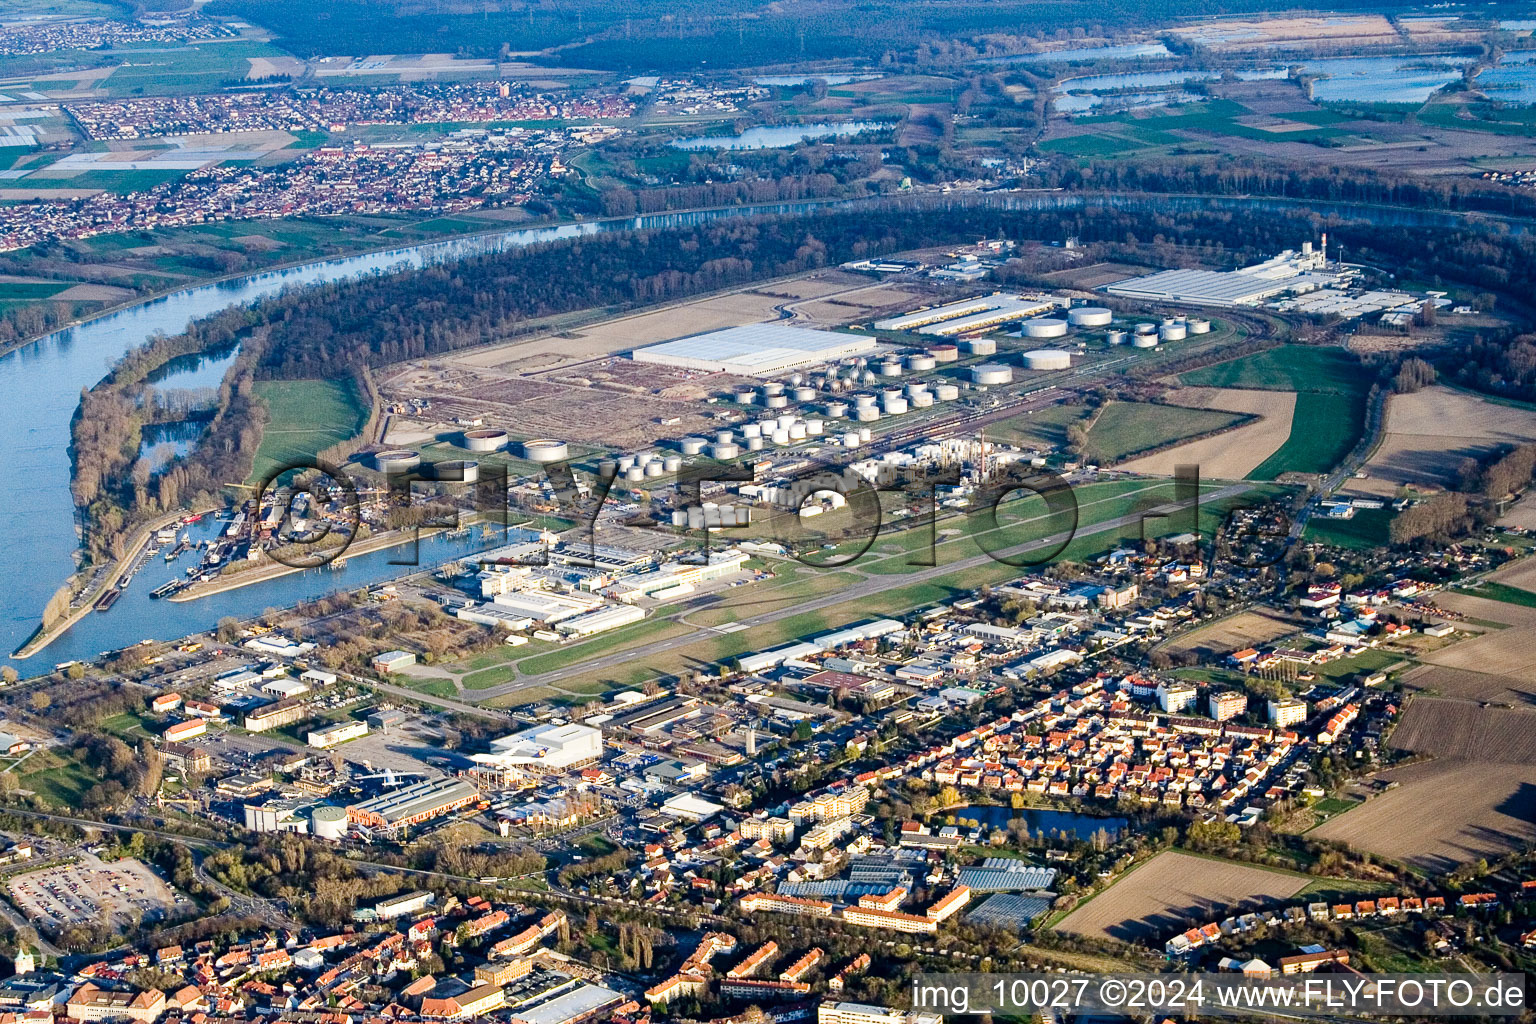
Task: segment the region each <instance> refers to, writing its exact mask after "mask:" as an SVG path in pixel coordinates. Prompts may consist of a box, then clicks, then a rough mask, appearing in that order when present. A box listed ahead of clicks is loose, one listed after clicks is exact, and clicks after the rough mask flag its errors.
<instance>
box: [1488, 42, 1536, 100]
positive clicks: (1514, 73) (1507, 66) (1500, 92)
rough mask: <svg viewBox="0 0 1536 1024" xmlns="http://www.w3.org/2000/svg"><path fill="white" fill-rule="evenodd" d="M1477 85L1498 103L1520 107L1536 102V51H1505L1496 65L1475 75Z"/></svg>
mask: <svg viewBox="0 0 1536 1024" xmlns="http://www.w3.org/2000/svg"><path fill="white" fill-rule="evenodd" d="M1477 87H1478V89H1479V90H1481V91H1482V92H1484V93H1486V94H1487V96H1488V98H1489V99H1491V100H1498V101H1499V102H1500V103H1509V104H1514V105H1517V106H1522V107H1528V106H1531V105H1533V104H1536V51H1532V50H1526V51H1523V52H1521V53H1506V54H1505V55H1504V56H1503V58H1501V59H1500V61H1499V66H1498V67H1494V68H1488V69H1487V70H1486V71H1483V72H1482V73H1481V74H1479V75H1478V76H1477Z"/></svg>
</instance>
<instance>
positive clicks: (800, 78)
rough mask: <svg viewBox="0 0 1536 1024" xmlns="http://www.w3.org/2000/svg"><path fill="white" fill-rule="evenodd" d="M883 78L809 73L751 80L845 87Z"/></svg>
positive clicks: (780, 83)
mask: <svg viewBox="0 0 1536 1024" xmlns="http://www.w3.org/2000/svg"><path fill="white" fill-rule="evenodd" d="M883 77H885V76H883V75H852V74H842V75H819V74H816V73H814V72H811V73H807V74H804V75H759V76H758V77H756V78H754V79H752V84H753V85H777V86H784V87H789V86H796V85H804V84H805V83H807V82H815V81H822V82H826V83H827V84H828V85H847V84H848V83H850V82H873V81H874V80H875V79H877V78H883Z"/></svg>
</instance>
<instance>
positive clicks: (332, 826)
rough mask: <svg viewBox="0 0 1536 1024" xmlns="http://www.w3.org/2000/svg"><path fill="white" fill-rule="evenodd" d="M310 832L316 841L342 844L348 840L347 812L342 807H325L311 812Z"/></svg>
mask: <svg viewBox="0 0 1536 1024" xmlns="http://www.w3.org/2000/svg"><path fill="white" fill-rule="evenodd" d="M309 826H310V827H309V830H310V832H311V833H313V835H314V836H315V838H316V839H329V840H331V841H332V842H340V841H341V840H343V839H345V838H347V812H346V810H345V809H344V808H341V807H331V806H329V805H324V806H320V807H316V808H315V809H314V810H312V811H310V812H309Z"/></svg>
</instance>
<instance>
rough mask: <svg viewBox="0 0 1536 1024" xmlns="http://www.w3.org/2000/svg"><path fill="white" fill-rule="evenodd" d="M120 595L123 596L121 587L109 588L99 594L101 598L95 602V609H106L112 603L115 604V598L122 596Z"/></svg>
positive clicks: (101, 610) (100, 610) (102, 610)
mask: <svg viewBox="0 0 1536 1024" xmlns="http://www.w3.org/2000/svg"><path fill="white" fill-rule="evenodd" d="M122 596H123V590H122V588H121V587H113V588H112V589H111V590H109V591H107V592H106V593H105V594H102V595H101V600H99V601H97V602H96V610H97V611H99V612H104V611H107V610H108V609H109V608H111V607H112V606H113V605H115V604H117V599H118V598H120V597H122Z"/></svg>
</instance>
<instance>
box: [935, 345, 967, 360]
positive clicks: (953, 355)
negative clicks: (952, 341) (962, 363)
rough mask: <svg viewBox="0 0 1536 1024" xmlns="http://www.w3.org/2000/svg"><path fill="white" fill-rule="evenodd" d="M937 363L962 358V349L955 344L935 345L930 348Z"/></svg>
mask: <svg viewBox="0 0 1536 1024" xmlns="http://www.w3.org/2000/svg"><path fill="white" fill-rule="evenodd" d="M928 354H929V355H930V356H933V360H934V362H936V363H952V362H954V361H955V360H956V359H959V358H960V349H959V348H957V347H956V346H954V345H949V344H944V345H935V346H933V347H932V348H930V349H929V350H928Z"/></svg>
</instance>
